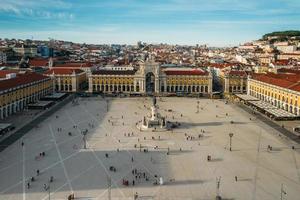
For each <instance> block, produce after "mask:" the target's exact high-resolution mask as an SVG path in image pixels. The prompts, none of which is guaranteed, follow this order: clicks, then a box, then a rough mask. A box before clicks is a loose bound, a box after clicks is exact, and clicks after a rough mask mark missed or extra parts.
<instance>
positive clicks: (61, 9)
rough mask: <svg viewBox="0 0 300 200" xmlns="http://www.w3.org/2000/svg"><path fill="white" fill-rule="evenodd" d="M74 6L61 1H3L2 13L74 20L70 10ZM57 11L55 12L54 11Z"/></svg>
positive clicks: (0, 9)
mask: <svg viewBox="0 0 300 200" xmlns="http://www.w3.org/2000/svg"><path fill="white" fill-rule="evenodd" d="M71 7H72V4H69V3H66V2H64V1H61V0H1V2H0V12H7V13H10V14H15V15H17V16H21V17H26V16H31V17H38V18H44V19H52V18H54V19H71V20H72V19H74V14H72V13H69V12H67V11H65V10H69V9H70V8H71ZM53 9H55V11H53Z"/></svg>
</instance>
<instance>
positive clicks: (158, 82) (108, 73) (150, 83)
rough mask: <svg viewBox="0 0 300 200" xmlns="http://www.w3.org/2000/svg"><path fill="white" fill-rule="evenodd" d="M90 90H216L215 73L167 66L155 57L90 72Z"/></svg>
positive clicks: (141, 91) (182, 91)
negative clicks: (136, 66)
mask: <svg viewBox="0 0 300 200" xmlns="http://www.w3.org/2000/svg"><path fill="white" fill-rule="evenodd" d="M89 92H102V93H134V94H149V93H153V94H170V93H174V94H176V93H177V94H178V93H184V94H203V95H208V94H211V92H212V76H211V74H210V73H208V72H207V71H204V70H202V69H195V68H164V67H161V66H160V65H159V64H158V63H155V62H154V61H147V62H142V63H140V66H139V67H138V68H137V69H136V68H133V67H130V66H126V67H119V66H118V67H105V68H102V69H100V70H98V71H95V72H93V73H92V74H90V75H89Z"/></svg>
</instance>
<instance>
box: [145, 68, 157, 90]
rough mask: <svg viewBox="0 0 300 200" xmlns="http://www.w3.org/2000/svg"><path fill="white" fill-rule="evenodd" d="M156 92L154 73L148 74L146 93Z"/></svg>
mask: <svg viewBox="0 0 300 200" xmlns="http://www.w3.org/2000/svg"><path fill="white" fill-rule="evenodd" d="M154 91H155V76H154V74H153V73H152V72H149V73H147V74H146V92H147V93H153V92H154Z"/></svg>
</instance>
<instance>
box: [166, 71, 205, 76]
mask: <svg viewBox="0 0 300 200" xmlns="http://www.w3.org/2000/svg"><path fill="white" fill-rule="evenodd" d="M165 73H166V74H167V75H198V76H199V75H200V76H203V75H207V74H208V73H207V72H206V71H202V70H199V69H194V70H165Z"/></svg>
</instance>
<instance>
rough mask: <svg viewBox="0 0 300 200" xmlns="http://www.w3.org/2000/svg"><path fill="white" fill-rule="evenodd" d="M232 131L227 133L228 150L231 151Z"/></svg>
mask: <svg viewBox="0 0 300 200" xmlns="http://www.w3.org/2000/svg"><path fill="white" fill-rule="evenodd" d="M232 137H233V133H229V151H231V141H232Z"/></svg>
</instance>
